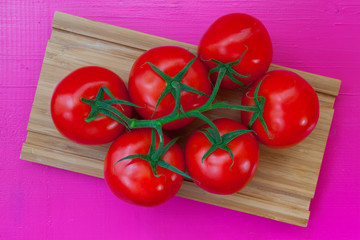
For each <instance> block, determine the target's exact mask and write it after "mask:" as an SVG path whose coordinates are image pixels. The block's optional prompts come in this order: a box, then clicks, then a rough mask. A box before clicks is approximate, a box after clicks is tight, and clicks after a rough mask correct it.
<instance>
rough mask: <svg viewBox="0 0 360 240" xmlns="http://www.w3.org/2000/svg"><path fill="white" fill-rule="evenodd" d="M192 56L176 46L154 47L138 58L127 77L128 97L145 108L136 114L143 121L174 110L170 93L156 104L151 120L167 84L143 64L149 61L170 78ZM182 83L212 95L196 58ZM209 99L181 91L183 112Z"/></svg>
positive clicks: (170, 126) (175, 124) (184, 121)
mask: <svg viewBox="0 0 360 240" xmlns="http://www.w3.org/2000/svg"><path fill="white" fill-rule="evenodd" d="M193 58H195V55H193V54H192V53H190V52H189V51H187V50H186V49H183V48H180V47H175V46H164V47H157V48H153V49H151V50H149V51H147V52H145V53H144V54H143V55H141V56H140V57H139V58H138V59H137V60H136V61H135V63H134V65H133V67H132V69H131V72H130V77H129V84H128V85H129V95H130V98H131V101H132V102H133V103H135V104H137V105H139V106H145V107H144V108H136V111H137V112H138V113H139V114H140V115H141V117H143V118H144V119H156V118H159V117H164V116H166V115H168V114H170V113H171V112H172V111H173V109H174V107H175V100H174V97H173V96H172V95H171V94H168V95H166V96H165V97H164V98H163V99H162V101H161V103H160V104H159V105H158V107H157V109H156V112H155V114H154V116H153V118H152V115H153V112H154V110H155V106H156V103H157V101H158V99H159V97H160V95H161V93H162V92H163V91H164V89H165V87H166V82H165V81H164V80H163V79H162V78H161V77H160V76H159V75H158V74H157V73H156V72H155V71H154V70H153V69H152V68H151V67H150V65H149V64H145V63H146V62H151V63H152V64H154V65H155V66H157V67H158V68H159V69H160V70H162V71H163V72H164V73H166V74H167V75H169V76H170V77H174V76H175V75H177V74H178V73H179V72H180V71H181V70H182V69H183V68H184V67H185V66H186V64H187V63H189V62H190V61H191V60H192V59H193ZM182 83H184V84H186V85H188V86H190V87H192V88H195V89H197V90H199V91H201V92H203V93H205V94H207V95H210V94H211V89H212V85H211V82H210V81H209V80H208V72H207V70H206V68H205V66H204V65H203V64H202V63H201V61H200V60H199V59H196V60H195V62H194V63H193V64H192V66H191V67H190V69H189V70H188V72H187V73H186V74H185V76H184V78H183V80H182ZM207 99H208V97H206V96H202V95H198V94H194V93H190V92H186V91H182V92H181V100H180V101H181V104H182V106H183V108H184V110H185V111H187V110H191V109H194V108H198V107H200V106H201V105H203V104H204V103H205V102H206V101H207ZM193 120H194V118H185V119H181V120H176V121H174V122H171V123H168V124H165V125H164V129H178V128H181V127H183V126H185V125H187V124H189V123H190V122H192V121H193Z"/></svg>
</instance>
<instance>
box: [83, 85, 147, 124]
mask: <svg viewBox="0 0 360 240" xmlns="http://www.w3.org/2000/svg"><path fill="white" fill-rule="evenodd" d="M104 93H106V94H107V95H108V96H109V97H110V98H111V99H110V100H104ZM81 101H82V102H83V103H86V104H88V105H89V106H90V107H91V111H90V113H89V115H88V116H87V118H86V119H85V122H91V121H94V120H95V119H98V118H101V117H105V116H108V117H111V118H113V119H115V120H117V121H118V122H120V123H121V124H123V125H124V126H125V127H126V128H127V129H129V128H128V126H127V124H126V121H125V119H127V117H126V116H125V114H123V113H122V112H121V111H119V110H117V109H116V108H114V107H112V110H113V111H109V109H108V108H107V106H110V105H113V104H118V105H119V106H120V108H121V109H122V110H123V111H124V108H123V107H122V105H129V106H132V107H138V108H141V106H138V105H136V104H133V103H131V102H128V101H125V100H121V99H116V98H115V97H114V95H113V94H112V93H111V92H110V90H109V89H108V88H107V87H105V86H104V87H101V88H100V89H99V91H98V93H97V95H96V98H95V99H87V98H81ZM113 112H115V113H116V114H114V113H113ZM119 115H120V116H121V117H119Z"/></svg>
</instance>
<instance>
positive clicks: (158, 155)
mask: <svg viewBox="0 0 360 240" xmlns="http://www.w3.org/2000/svg"><path fill="white" fill-rule="evenodd" d="M178 139H179V138H178V137H177V138H174V139H172V140H171V141H170V142H169V143H168V144H167V145H165V146H164V147H163V148H160V147H159V148H158V149H156V146H155V143H156V134H155V129H152V132H151V143H150V148H149V152H148V153H147V154H132V155H129V156H126V157H124V158H121V159H120V160H118V161H117V162H116V163H115V164H114V166H113V171H114V172H115V166H116V165H117V164H118V163H119V162H121V161H124V160H128V159H134V158H140V159H143V160H145V161H147V162H148V163H149V164H150V166H151V169H152V171H153V173H154V176H155V177H160V176H164V175H162V174H160V175H159V174H157V166H160V167H163V168H166V169H169V170H170V171H172V172H175V173H177V174H179V175H181V176H183V177H187V178H189V179H192V178H191V177H190V176H189V175H188V174H186V173H184V172H182V171H181V170H179V169H178V168H176V167H174V166H172V165H171V164H169V163H167V162H165V161H164V160H163V159H162V157H163V156H164V154H165V153H166V152H167V151H168V150H169V149H170V148H171V146H172V145H174V143H175V142H176V141H177V140H178ZM164 177H165V176H164Z"/></svg>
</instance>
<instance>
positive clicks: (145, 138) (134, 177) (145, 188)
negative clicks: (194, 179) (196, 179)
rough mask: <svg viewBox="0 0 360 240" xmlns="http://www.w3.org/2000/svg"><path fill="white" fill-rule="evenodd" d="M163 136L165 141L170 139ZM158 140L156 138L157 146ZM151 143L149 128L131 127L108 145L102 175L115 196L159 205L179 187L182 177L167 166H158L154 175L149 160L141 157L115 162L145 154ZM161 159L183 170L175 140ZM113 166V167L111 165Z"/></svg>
mask: <svg viewBox="0 0 360 240" xmlns="http://www.w3.org/2000/svg"><path fill="white" fill-rule="evenodd" d="M164 137H165V144H167V143H168V142H169V138H168V137H167V136H164ZM158 143H159V139H158V137H157V139H156V147H157V146H158ZM150 145H151V129H149V128H142V129H134V130H132V131H131V132H126V133H124V134H122V135H121V136H120V137H119V138H118V139H117V140H116V141H115V142H114V143H113V144H112V145H111V147H110V148H109V151H108V153H107V155H106V159H105V166H104V176H105V180H106V183H107V185H108V187H109V188H110V190H111V191H112V192H113V193H114V194H115V196H117V197H118V198H120V199H122V200H124V201H126V202H128V203H132V204H136V205H142V206H155V205H159V204H161V203H163V202H165V201H167V200H169V199H170V198H172V197H173V196H174V195H175V194H176V193H177V192H178V191H179V189H180V186H181V184H182V181H183V177H182V176H181V175H178V174H177V173H174V172H172V171H170V170H168V169H165V168H163V167H160V166H157V167H156V169H157V174H158V175H164V176H160V177H156V176H155V175H154V174H153V171H152V169H151V166H150V163H149V162H147V161H145V160H143V159H140V158H135V159H128V160H123V161H120V162H118V163H117V164H116V165H115V163H116V162H117V161H118V160H119V159H122V158H124V157H126V156H129V155H133V154H147V153H148V151H149V149H150ZM162 159H163V160H164V161H165V162H167V163H169V164H171V165H173V166H174V167H176V168H178V169H179V170H181V171H184V170H185V163H184V155H183V152H182V150H181V148H180V146H179V145H178V144H177V143H175V144H174V145H173V146H171V147H170V148H169V150H168V151H167V152H166V153H165V154H164V156H163V157H162ZM114 165H115V168H114Z"/></svg>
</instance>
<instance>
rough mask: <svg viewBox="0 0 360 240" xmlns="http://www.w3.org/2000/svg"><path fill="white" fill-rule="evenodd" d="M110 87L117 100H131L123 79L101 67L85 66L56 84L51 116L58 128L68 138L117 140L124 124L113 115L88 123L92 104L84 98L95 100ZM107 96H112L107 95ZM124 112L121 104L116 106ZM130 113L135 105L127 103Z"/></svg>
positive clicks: (93, 141) (92, 141) (97, 141)
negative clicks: (99, 92)
mask: <svg viewBox="0 0 360 240" xmlns="http://www.w3.org/2000/svg"><path fill="white" fill-rule="evenodd" d="M102 86H106V87H108V88H109V89H110V91H111V92H112V94H113V95H114V96H115V97H116V98H117V99H122V100H127V101H128V98H129V97H128V93H127V90H126V86H125V84H124V82H123V81H122V79H121V78H120V77H118V76H117V75H116V74H115V73H113V72H111V71H110V70H107V69H105V68H101V67H95V66H91V67H83V68H80V69H77V70H75V71H74V72H72V73H71V74H69V75H68V76H66V77H65V78H64V79H63V80H62V81H61V82H60V83H59V84H58V85H57V87H56V89H55V91H54V93H53V96H52V99H51V116H52V119H53V122H54V124H55V126H56V128H57V129H58V131H59V132H60V133H61V134H63V135H64V136H65V137H67V138H68V139H70V140H72V141H75V142H77V143H82V144H89V145H92V144H105V143H109V142H112V141H113V140H115V139H116V138H117V137H118V136H119V135H120V134H121V133H122V132H123V131H124V129H125V128H124V127H123V126H122V125H121V124H120V123H118V122H117V121H115V120H113V119H111V118H109V117H101V118H98V119H96V120H94V121H92V122H89V123H86V122H85V119H86V118H87V116H88V115H89V113H90V111H91V107H90V106H89V105H87V104H85V103H83V102H82V101H81V100H80V99H81V98H88V99H95V97H96V95H97V93H98V91H99V89H100V88H101V87H102ZM104 96H105V97H104V98H105V99H110V98H109V97H108V96H107V95H106V94H104ZM114 106H115V107H116V108H117V109H119V110H120V111H122V109H121V108H120V106H116V105H114ZM122 107H123V108H124V111H122V112H123V113H124V114H125V115H126V116H128V117H130V116H131V111H132V107H130V106H127V105H123V106H122Z"/></svg>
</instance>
